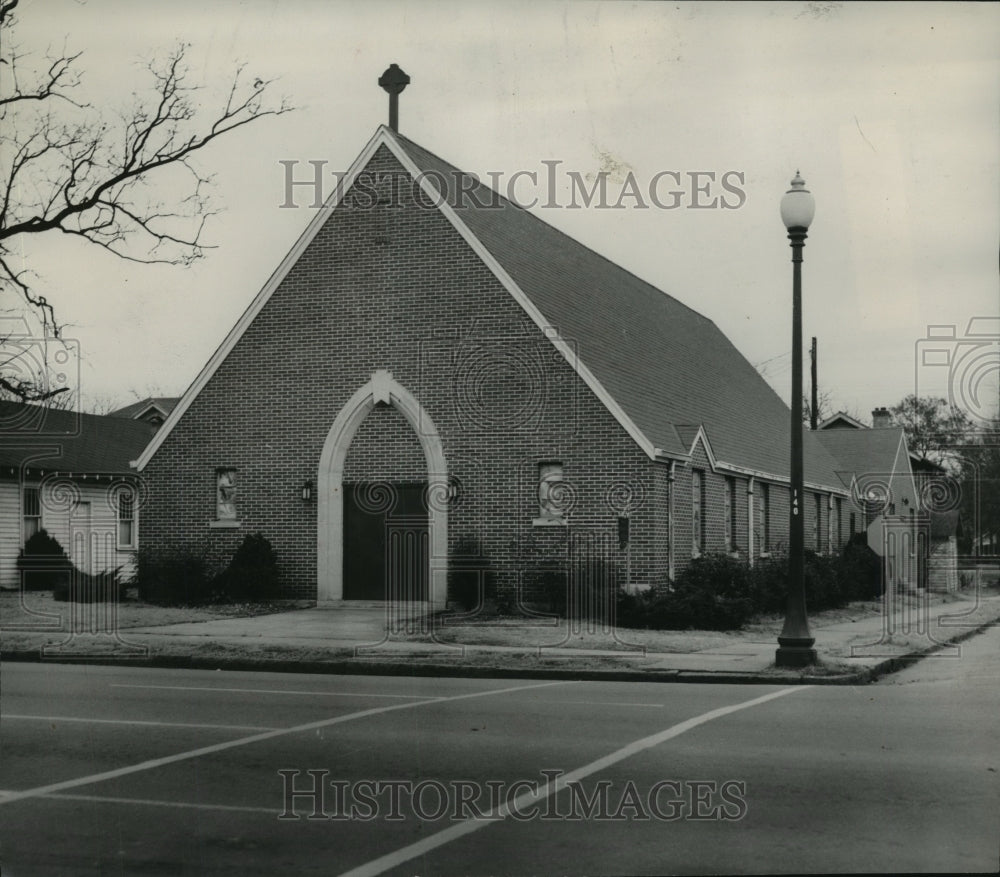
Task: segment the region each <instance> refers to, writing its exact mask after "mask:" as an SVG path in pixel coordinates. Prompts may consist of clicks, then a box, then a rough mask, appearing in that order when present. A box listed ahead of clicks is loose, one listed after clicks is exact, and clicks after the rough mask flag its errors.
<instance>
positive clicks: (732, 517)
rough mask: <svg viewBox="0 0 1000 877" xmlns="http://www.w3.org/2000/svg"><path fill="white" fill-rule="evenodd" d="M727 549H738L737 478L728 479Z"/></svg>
mask: <svg viewBox="0 0 1000 877" xmlns="http://www.w3.org/2000/svg"><path fill="white" fill-rule="evenodd" d="M723 515H724V531H725V545H726V551H727V552H732V551H735V550H736V479H735V478H727V479H726V504H725V509H724V511H723Z"/></svg>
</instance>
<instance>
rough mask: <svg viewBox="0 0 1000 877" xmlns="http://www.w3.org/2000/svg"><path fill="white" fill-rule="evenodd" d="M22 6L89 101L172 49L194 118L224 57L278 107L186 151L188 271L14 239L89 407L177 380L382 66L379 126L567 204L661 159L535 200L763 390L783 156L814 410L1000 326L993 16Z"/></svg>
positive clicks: (372, 115) (267, 269)
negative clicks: (197, 243)
mask: <svg viewBox="0 0 1000 877" xmlns="http://www.w3.org/2000/svg"><path fill="white" fill-rule="evenodd" d="M19 16H20V21H21V25H20V27H19V31H18V36H19V38H20V41H21V44H22V48H24V49H29V50H33V51H38V52H44V50H45V49H46V48H47V47H49V46H51V47H52V48H53V49H55V50H57V51H58V50H61V49H62V45H63V36H64V35H65V40H66V43H65V45H66V49H67V50H68V51H71V52H75V51H79V50H83V52H84V54H83V56H82V57H81V59H80V64H81V67H82V69H83V71H84V72H85V79H84V84H83V91H84V93H85V95H86V97H87V98H88V99H90V100H91V101H92V102H94V103H95V104H98V105H101V106H104V107H106V108H107V110H108V111H109V112H112V111H114V110H115V109H116V108H117V107H120V106H125V105H127V104H128V103H129V101H130V94H131V92H132V91H133V90H135V91H141V90H142V89H144V88H145V86H146V85H147V84H148V78H147V76H146V75H144V70H143V66H142V65H143V63H144V61H145V60H148V59H149V58H152V57H155V56H163V55H165V54H166V53H167V52H168V51H169V50H170V49H171V48H172V47H173V46H175V45H176V43H177V42H178V41H185V42H188V43H190V44H191V49H190V51H189V55H188V57H189V61H190V66H191V75H192V77H194V78H198V79H200V80H201V81H202V82H204V83H205V84H206V86H207V87H206V90H205V92H204V100H205V105H206V108H209V105H210V104H211V103H212V101H215V100H217V99H218V98H219V96H220V92H219V89H220V87H222V86H225V85H226V84H227V83H228V80H229V77H230V74H231V71H232V70H233V68H234V67H235V65H236V64H237V63H238V62H240V61H246V62H247V72H248V73H249V74H250V75H251V76H253V77H257V76H259V77H261V78H264V79H268V78H271V77H278V78H279V81H278V83H277V84H276V86H275V87H276V89H277V92H278V93H280V94H284V95H287V97H288V98H289V99H290V101H291V102H292V103H293V104H295V105H296V106H297V107H298V109H297V111H296V112H294V113H291V114H289V115H286V116H282V117H280V118H276V119H270V120H266V121H263V122H261V123H260V124H259V125H256V126H254V127H252V128H249V129H245V130H244V131H243V132H242V133H240V134H236V135H234V136H232V137H231V138H229V139H228V140H226V141H225V142H220V143H219V144H217V145H215V146H213V147H212V148H211V149H209V150H206V151H205V152H204V153H203V154H201V156H200V157H199V159H198V164H199V167H200V168H202V169H203V170H206V171H209V172H213V173H215V174H216V178H215V190H214V194H215V198H216V200H217V202H218V204H219V206H221V207H223V208H224V211H223V212H222V213H220V215H218V216H216V217H214V218H213V219H212V220H211V223H210V225H209V227H208V238H209V239H210V241H211V242H212V243H213V244H216V245H217V246H218V249H215V250H213V251H211V252H210V254H209V256H208V257H207V258H206V259H205V260H204V261H202V262H200V263H198V264H196V265H194V266H192V267H190V268H187V269H183V268H169V267H160V266H154V267H149V266H141V265H134V264H129V263H124V262H121V261H118V260H116V259H115V258H114V257H112V256H110V255H107V254H104V253H102V252H99V251H95V250H93V249H89V250H88V249H87V248H86V247H84V246H82V245H80V244H76V243H74V242H73V241H71V240H69V239H63V238H62V237H61V236H57V237H56V239H53V240H46V241H44V242H43V241H36V242H29V244H28V247H27V249H26V251H25V255H26V258H28V259H30V260H31V263H32V267H33V268H34V269H35V270H36V271H38V272H39V273H40V274H41V281H40V285H39V287H38V289H39V291H41V292H43V293H44V294H45V295H47V297H48V298H49V299H50V300H51V301H53V302H54V303H55V304H56V306H57V308H58V313H59V316H60V318H61V320H62V321H63V322H65V323H66V324H68V325H69V328H68V329H67V335H71V336H72V337H74V338H76V339H79V342H80V346H81V351H82V366H81V396H82V398H83V402H84V406H85V407H86V406H87V405H88V404H92V403H93V402H94V401H96V400H101V399H108V398H109V397H110V398H114V399H117V400H119V401H120V402H121V404H126V403H128V402H130V401H133V400H134V399H135V398H136V397H137V396H139V397H141V396H144V395H148V394H154V393H155V394H163V395H174V394H176V395H180V394H181V393H182V392H183V391H184V390H185V389H186V388H187V386H188V384H189V383H190V382H191V381H192V380H193V379H194V377H195V376H196V375H197V373H198V371H199V370H200V369H201V367H202V366H203V365H204V364H205V362H206V361H207V359H208V358H209V356H210V355H211V354H212V352H213V351H214V349H215V348H216V347H217V346H218V344H219V343H220V342H221V341H222V340H223V338H224V337H225V335H226V333H227V332H228V331H229V329H230V328H231V327H232V325H233V323H234V322H235V321H236V319H237V318H238V317H239V315H240V313H241V312H242V311H243V310H244V308H245V307H246V306H247V305H248V304H249V302H250V301H251V299H252V298H253V297H254V295H255V294H256V293H257V291H258V290H259V289H260V287H261V286H262V285H263V284H264V282H265V281H266V280H267V278H268V276H269V274H270V273H271V271H272V270H273V269H274V268H275V267H276V266H277V264H278V262H279V261H280V260H281V258H282V257H283V256H284V255H285V253H286V252H287V251H288V249H289V248H290V247H291V245H292V243H293V242H294V241H295V239H296V238H297V237H298V235H299V234H300V233H301V232H302V230H303V229H304V227H305V226H306V224H307V223H308V221H309V220H310V218H311V214H312V211H311V210H310V209H309V207H308V206H307V205H308V203H309V201H308V199H307V198H305V197H303V198H302V204H303V206H302V207H301V208H299V209H280V208H279V205H280V204H281V203H282V201H283V200H284V195H283V191H282V190H283V179H284V171H283V168H282V166H281V165H280V164H279V162H280V161H282V160H298V161H301V162H303V165H302V172H301V175H302V176H305V175H306V173H307V167H306V165H305V164H304V163H305V162H307V161H310V160H324V161H327V162H328V163H329V164H328V168H330V169H331V170H333V169H339V170H344V169H346V168H347V167H348V166H349V165H350V163H351V161H352V160H353V159H354V158H355V157H356V155H357V154H358V153H359V152H360V151H361V149H362V148H363V147H364V145H365V143H366V142H367V141H368V139H369V138H370V137H371V135H372V134H373V133H374V131H375V129H376V127H377V126H378V125H379V124H381V123H384V122H385V121H386V118H387V99H386V95H385V94H384V92H383V91H382V90H381V89H379V87H378V86H377V84H376V80H377V79H378V76H379V74H381V72H382V71H383V70H384V69H385V68H386V67H387V66H388V64H389V63H390V62H396V63H398V64H399V65H400V66H401V67H402V68H403V69H404V70H405V71H406V72H407V73H408V74H409V75H410V76H411V78H412V83H411V85H410V86H409V87H408V88H407V90H406V91H405V92H404V93H403V95H402V96H401V99H400V101H401V102H400V130H401V132H402V133H404V134H406V135H407V136H408V137H410V138H411V139H413V140H415V141H416V142H418V143H420V144H421V145H423V146H425V147H426V148H428V149H430V150H431V151H432V152H435V153H437V154H438V155H440V156H441V157H442V158H444V159H446V160H448V161H450V162H451V163H453V164H456V165H458V166H459V167H461V168H463V169H464V170H467V171H471V172H475V173H477V174H479V175H480V176H483V177H486V175H487V174H489V173H493V174H499V175H501V176H499V177H498V179H500V180H502V181H503V183H502V184H503V185H506V182H507V180H509V178H510V176H511V175H512V174H514V173H515V172H517V171H518V170H528V171H535V172H536V173H538V174H539V176H540V179H542V180H544V172H545V167H546V166H545V165H544V164H543V162H546V161H548V162H552V161H559V162H561V163H562V164H560V165H559V166H558V167H559V176H558V177H557V179H558V180H559V182H560V185H563V186H564V189H563V190H562V191H561V194H558V195H557V197H556V198H555V200H557V201H561V202H566V201H568V193H569V177H568V173H569V172H576V173H578V174H580V175H581V177H582V178H585V179H586V178H587V175H588V174H589V175H594V174H597V173H598V172H599V171H601V170H609V171H611V172H612V177H611V180H612V183H611V184H609V190H610V191H612V192H613V193H615V194H616V195H617V189H616V188H615V185H614V180H616V179H618V180H621V179H623V178H624V176H625V175H627V174H628V173H629V171H631V173H632V175H633V177H634V178H635V180H636V181H637V182H638V183H639V185H640V188H641V189H642V190H643V193H644V194H646V193H647V192H646V187H648V185H649V183H650V181H651V180H652V179H653V178H654V177H655V175H656V174H658V173H660V172H662V171H673V172H676V173H679V174H680V175H681V179H682V181H683V182H684V183H685V185H684V186H681V187H680V188H681V189H684V188H685V186H686V187H687V191H686V194H685V195H684V196H683V198H682V203H681V205H680V206H679V207H677V208H676V209H664V208H661V207H657V206H655V205H654V204H650V205H649V207H648V208H647V209H641V208H639V207H638V205H637V203H636V202H635V199H631V200H625V201H624V202H623V203H625V204H626V205H627V206H626V208H625V209H620V210H609V209H598V208H597V207H596V206H592V207H591V208H589V209H578V210H568V209H559V208H553V207H549V208H545V207H544V206H541V205H539V206H536V207H535V208H533V210H534V212H535V213H536V214H537V215H539V216H541V218H543V219H544V220H545V221H547V222H550V223H552V224H553V225H555V226H557V227H558V228H560V229H562V230H563V231H565V232H567V233H568V234H570V235H572V236H574V237H575V238H577V239H578V240H580V241H582V242H583V243H585V244H587V245H588V246H590V247H592V248H594V249H595V250H597V251H598V252H600V253H601V254H603V255H605V256H607V257H609V258H610V259H612V260H614V261H616V262H617V263H619V264H620V265H622V266H624V267H625V268H627V269H629V270H630V271H632V272H633V273H635V274H637V275H639V276H640V277H642V278H644V279H646V280H648V281H649V282H651V283H653V284H654V285H656V286H657V287H659V288H660V289H662V290H664V291H665V292H667V293H669V294H670V295H673V296H674V297H676V298H678V299H680V300H681V301H682V302H684V303H685V304H687V305H690V306H691V307H693V308H695V309H696V310H698V311H699V312H701V313H702V314H704V315H706V316H707V317H709V318H711V319H712V320H714V321H715V322H716V323H717V324H718V325H719V327H720V328H721V329H722V330H723V331H724V332H725V333H726V334H727V335H728V336H729V338H730V339H731V340H732V341H733V343H734V344H735V345H736V346H737V347H738V348H739V349H740V350H741V351H742V352H743V353H744V355H745V356H746V357H747V358H748V359H749V360H750V361H751V362H752V363H754V364H756V365H758V366H760V367H761V369H762V370H763V371H764V372H765V374H766V376H767V377H768V379H769V380H770V381H771V383H772V385H774V386H775V388H776V389H777V390H778V391H779V393H781V395H782V396H783V398H785V399H786V400H787V398H788V395H789V385H790V381H791V377H790V348H791V315H790V303H791V265H790V262H789V255H790V251H789V248H788V243H787V240H786V238H785V232H784V228H783V226H782V225H781V222H780V219H779V215H778V204H779V201H780V198H781V195H782V194H783V192H784V191H785V189H787V187H788V183H789V180H790V178H791V176H792V175H793V174H794V172H795V170H796V169H800V170H801V172H802V175H803V177H805V179H806V181H807V185H808V186H809V188H810V189H811V191H812V192H813V194H814V195H815V198H816V203H817V212H816V219H815V222H814V224H813V227H812V228H811V229H810V234H809V240H808V243H807V246H806V250H805V266H804V289H805V296H804V302H805V303H804V333H805V337H806V339H807V344H808V338H809V337H810V336H811V335H816V336H818V339H819V363H820V369H819V371H820V385H821V388H822V389H824V390H827V391H828V392H829V393H830V394H831V396H832V401H833V404H834V408H843V409H846V410H848V411H851V412H854V413H856V414H860V415H862V416H863V417H867V416H868V415H869V413H870V411H871V409H872V408H873V407H875V406H877V405H882V404H885V405H891V404H893V403H895V402H897V401H898V400H899V399H900V398H902V397H903V396H904V395H906V394H907V393H911V392H914V390H917V391H918V392H921V393H928V392H931V393H934V394H944V393H945V392H946V390H947V380H946V378H947V376H948V373H949V371H950V370H949V369H948V368H947V367H944V366H931V365H921V359H920V356H919V350H920V341H921V339H923V338H925V337H926V335H927V332H928V326H929V325H954V326H955V327H956V336H957V339H958V340H957V341H956V342H955V343H956V344H958V343H961V338H962V337H963V336H964V335H965V332H966V327H967V324H968V322H969V320H970V319H971V318H974V317H992V318H994V319H995V318H997V316H998V314H1000V298H998V283H997V279H998V278H997V265H998V241H1000V228H998V222H1000V211H998V193H1000V162H998V154H1000V153H998V145H1000V115H998V114H1000V110H998V108H1000V63H998V54H1000V53H998V50H997V47H998V46H1000V6H997V5H996V4H989V3H970V4H962V3H942V4H934V3H912V4H910V3H890V4H885V5H882V4H867V3H865V4H862V3H858V4H843V5H841V4H839V3H802V4H797V3H739V4H737V3H733V4H718V5H716V4H701V3H699V4H689V3H637V4H626V3H545V2H530V3H527V2H526V3H496V4H487V3H474V4H464V3H446V2H433V3H426V2H412V3H391V2H383V3H377V2H376V3H367V4H362V3H334V2H319V0H317V2H309V0H281V2H278V0H245V2H236V0H212V2H205V0H198V2H191V0H174V2H171V3H162V2H156V3H154V2H137V0H44V2H42V0H34V2H31V0H25V2H23V3H22V6H21V9H20V13H19ZM698 171H701V172H710V173H714V174H715V175H716V180H717V181H718V180H720V179H721V177H722V175H724V174H725V173H726V172H728V171H733V172H737V173H738V174H740V175H742V176H739V177H736V176H731V177H729V178H728V179H729V180H730V182H731V183H733V184H734V185H735V186H737V187H738V188H739V190H740V191H741V192H742V193H743V195H744V196H745V200H744V201H743V203H742V204H741V205H740V206H739V207H738V208H737V209H721V207H717V209H694V208H692V207H690V206H689V205H690V204H691V203H692V199H693V197H694V196H693V195H692V193H691V192H690V182H689V181H690V179H691V177H690V176H689V175H690V174H691V173H693V172H698ZM524 179H525V178H522V182H523V181H524ZM660 179H661V181H662V182H661V187H660V189H659V192H660V193H661V194H660V198H661V203H667V204H669V203H670V200H671V199H670V197H669V196H668V195H667V194H666V193H667V192H668V191H669V190H670V189H671V188H673V187H672V186H671V185H670V182H671V180H672V178H670V177H666V178H665V179H664V178H663V177H661V178H660ZM699 179H700V180H701V181H702V184H704V182H705V181H706V180H708V179H709V178H707V177H700V178H699ZM539 188H540V189H541V186H540V187H539ZM515 194H520V195H522V196H523V197H522V200H525V199H526V198H527V197H530V196H531V195H532V194H539V192H534V193H532V191H531V187H530V186H525V185H521V186H519V187H518V189H517V192H516V193H515ZM720 195H722V196H725V197H726V199H727V203H729V204H734V203H737V199H736V198H735V197H734V196H733V195H731V194H727V193H726V192H725V191H724V190H722V189H721V188H720V186H719V184H718V182H716V183H715V184H713V186H712V187H711V189H710V191H709V193H708V195H706V196H701V197H699V201H700V202H704V201H705V200H708V201H711V200H712V198H713V197H716V196H720ZM646 200H647V201H648V199H646ZM741 200H742V199H741ZM543 202H544V198H543ZM989 328H991V329H993V330H994V331H995V329H996V323H994V324H993V326H992V327H989ZM986 340H987V341H988V339H986ZM981 341H982V339H981ZM971 349H972V348H971V347H968V346H966V347H964V348H962V350H971ZM983 349H986V348H983ZM992 351H993V353H992V356H993V357H995V356H996V352H995V351H996V347H995V346H994V347H993V348H992ZM964 362H965V363H966V365H964V366H962V367H961V368H963V369H965V370H966V371H969V370H970V369H974V370H975V371H976V373H977V374H981V373H982V372H984V371H986V372H990V371H992V381H993V382H992V384H990V383H989V382H987V383H986V384H985V385H983V386H981V387H980V391H983V390H984V389H987V390H988V392H987V395H986V396H981V398H980V400H979V403H978V404H979V405H980V407H981V408H982V406H984V405H986V406H989V407H992V406H994V405H995V399H996V392H997V391H996V389H995V388H996V367H995V365H993V363H994V362H995V359H985V358H982V357H980V358H979V359H978V360H977V361H976V362H975V363H974V364H973V365H971V366H970V365H969V363H972V362H973V359H972V358H966V360H964ZM984 363H985V368H984ZM956 377H957V378H958V381H959V384H961V385H963V386H966V387H969V386H971V383H970V378H969V375H962V374H959V375H957V376H956ZM807 378H808V376H807ZM806 386H808V380H807V384H806ZM964 392H965V393H966V396H968V394H969V390H968V389H966V390H965V391H964ZM967 401H968V400H967Z"/></svg>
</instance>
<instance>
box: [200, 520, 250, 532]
mask: <svg viewBox="0 0 1000 877" xmlns="http://www.w3.org/2000/svg"><path fill="white" fill-rule="evenodd" d="M208 526H209V528H210V529H212V530H235V529H236V528H237V527H242V526H243V522H242V521H209V522H208Z"/></svg>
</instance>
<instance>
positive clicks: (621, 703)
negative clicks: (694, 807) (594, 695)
mask: <svg viewBox="0 0 1000 877" xmlns="http://www.w3.org/2000/svg"><path fill="white" fill-rule="evenodd" d="M517 702H518V703H534V704H537V703H538V701H537V700H529V699H528V698H526V697H519V698H517ZM546 703H547V704H549V705H550V706H561V705H562V704H564V703H571V704H583V705H584V706H648V707H652V708H653V709H663V707H665V706H666V704H663V703H628V702H626V701H621V700H549V701H546Z"/></svg>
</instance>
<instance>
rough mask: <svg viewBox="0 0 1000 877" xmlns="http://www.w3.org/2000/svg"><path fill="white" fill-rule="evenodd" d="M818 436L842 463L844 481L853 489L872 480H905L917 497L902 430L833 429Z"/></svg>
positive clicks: (819, 432)
mask: <svg viewBox="0 0 1000 877" xmlns="http://www.w3.org/2000/svg"><path fill="white" fill-rule="evenodd" d="M815 435H816V437H817V438H818V439H819V441H820V442H821V443H822V444H823V445H824V446H826V448H827V449H828V450H829V451H830V453H831V454H832V455H833V457H834V458H835V459H836V460H837V461H838V462H839V464H840V467H841V470H840V473H839V474H840V476H841V480H842V481H843V482H844V483H845V485H847V486H852V490H853V489H854V487H853V485H857V484H859V483H861V482H867V481H870V480H871V479H872V478H874V479H875V480H878V481H882V480H883V479H884V478H890V479H904V481H903V483H904V484H906V485H907V486H908V488H909V491H910V492H912V493H913V494H914V496H917V490H916V484H915V482H914V479H913V470H912V469H911V467H910V455H909V452H908V451H907V447H906V434H905V433H904V432H903V429H902V428H901V427H898V426H890V427H884V428H879V429H831V430H825V431H817V432H816V433H815ZM896 483H899V482H896Z"/></svg>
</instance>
